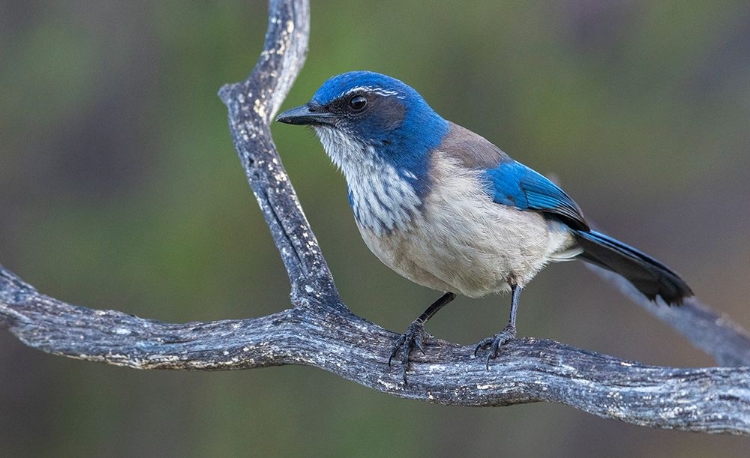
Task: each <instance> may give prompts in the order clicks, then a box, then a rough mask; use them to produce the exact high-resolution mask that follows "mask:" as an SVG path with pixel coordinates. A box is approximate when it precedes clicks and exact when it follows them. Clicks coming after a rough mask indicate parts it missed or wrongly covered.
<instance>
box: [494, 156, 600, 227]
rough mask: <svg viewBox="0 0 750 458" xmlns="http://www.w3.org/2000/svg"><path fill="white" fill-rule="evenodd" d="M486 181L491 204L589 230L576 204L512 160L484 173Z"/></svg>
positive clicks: (547, 182) (545, 180)
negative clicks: (542, 214) (551, 217)
mask: <svg viewBox="0 0 750 458" xmlns="http://www.w3.org/2000/svg"><path fill="white" fill-rule="evenodd" d="M487 178H488V179H489V182H490V185H491V192H494V196H493V197H494V201H495V202H497V203H499V204H503V205H508V206H511V207H516V208H519V209H521V210H532V211H538V212H541V213H547V214H551V215H555V216H557V217H558V218H560V219H561V220H563V221H564V222H565V223H566V224H567V225H568V226H570V227H571V228H573V229H580V230H585V231H588V230H589V225H588V224H587V223H586V220H584V218H583V213H582V212H581V209H580V208H579V207H578V204H576V203H575V201H573V199H571V198H570V196H568V195H567V194H566V193H565V191H563V190H562V189H560V188H559V187H558V186H557V185H556V184H554V183H553V182H551V181H550V180H548V179H547V178H545V177H544V176H543V175H541V174H539V173H537V172H535V171H534V170H532V169H530V168H528V167H526V166H525V165H523V164H521V163H519V162H516V161H513V160H510V161H507V162H502V163H500V164H499V165H498V166H497V167H496V168H494V169H489V170H487Z"/></svg>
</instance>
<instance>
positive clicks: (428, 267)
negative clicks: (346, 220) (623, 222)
mask: <svg viewBox="0 0 750 458" xmlns="http://www.w3.org/2000/svg"><path fill="white" fill-rule="evenodd" d="M277 120H278V121H280V122H283V123H287V124H301V125H308V126H311V127H312V128H313V129H314V131H315V133H316V134H317V136H318V137H319V138H320V141H321V143H322V144H323V147H324V149H325V151H326V153H327V154H328V156H330V158H331V159H332V160H333V162H334V163H335V164H336V165H337V166H338V167H339V168H340V169H341V171H342V172H343V174H344V176H345V178H346V182H347V186H348V190H349V203H350V204H351V207H352V210H353V212H354V217H355V219H356V222H357V226H358V228H359V231H360V233H361V235H362V238H363V239H364V241H365V243H366V244H367V246H368V247H369V248H370V250H371V251H372V252H373V253H374V254H375V256H377V257H378V258H379V259H380V260H381V261H382V262H383V263H384V264H385V265H387V266H388V267H390V268H391V269H393V270H394V271H396V272H397V273H399V274H401V275H403V276H404V277H406V278H408V279H409V280H411V281H413V282H415V283H418V284H420V285H423V286H426V287H428V288H432V289H435V290H438V291H443V292H444V294H443V296H442V297H440V298H439V299H438V300H437V301H435V302H434V303H433V304H432V305H430V306H429V307H428V308H427V310H425V311H424V313H422V315H420V316H419V317H418V318H417V319H416V320H414V321H413V322H412V323H411V324H410V325H409V327H408V329H407V331H406V332H405V333H404V334H403V335H402V336H401V337H400V338H399V339H398V340H397V342H396V344H395V345H394V347H393V349H392V351H391V354H390V358H389V359H388V363H389V364H390V363H391V360H392V359H393V358H394V357H395V356H396V355H398V353H399V350H400V351H401V355H400V359H401V364H402V366H401V367H402V371H403V377H404V382H406V371H407V369H408V363H409V354H410V352H411V351H412V349H414V348H417V349H419V350H420V351H422V353H424V350H423V346H422V341H423V337H424V324H425V323H426V322H427V320H429V319H430V318H431V317H432V316H433V315H434V314H435V313H436V312H437V311H438V310H439V309H441V308H442V307H443V306H445V305H446V304H448V303H449V302H451V301H452V300H453V299H454V298H455V297H456V293H460V294H463V295H466V296H469V297H481V296H485V295H487V294H490V293H498V292H508V291H510V293H511V310H510V320H509V322H508V325H507V326H505V328H504V329H503V330H502V331H501V332H499V333H498V334H495V335H494V336H492V337H489V338H486V339H484V340H482V341H480V342H479V343H478V344H477V345H476V347H475V351H474V354H475V355H476V354H477V353H478V351H479V350H481V349H483V348H486V347H489V350H488V353H487V358H486V362H485V364H486V366H487V368H488V369H489V361H490V359H493V358H495V357H496V356H497V354H498V351H499V349H500V347H501V346H502V345H503V344H505V343H506V342H508V341H509V340H511V339H514V338H515V337H516V311H517V310H518V299H519V297H520V294H521V290H523V288H524V287H525V286H526V285H527V284H528V283H529V281H531V279H532V278H534V276H535V275H536V274H537V273H538V272H539V271H540V270H541V269H542V268H543V267H544V266H545V265H546V264H547V263H549V262H557V261H568V260H572V259H582V260H584V261H587V262H590V263H592V264H595V265H597V266H599V267H603V268H605V269H609V270H611V271H613V272H616V273H618V274H620V275H622V276H623V277H625V278H626V279H628V280H629V281H630V282H631V283H632V284H633V285H634V286H635V287H636V288H637V289H638V290H639V291H640V292H641V293H643V294H644V295H646V296H647V297H648V298H649V299H651V300H656V298H657V297H661V298H662V299H663V300H664V301H665V302H666V303H667V304H674V305H679V304H680V303H681V302H682V300H683V299H684V298H685V297H689V296H692V294H693V293H692V291H691V290H690V287H688V285H687V284H686V283H685V282H684V281H683V280H682V279H681V278H680V277H679V276H678V275H677V274H676V273H674V272H673V271H672V270H670V269H669V268H668V267H666V266H665V265H663V264H662V263H660V262H659V261H657V260H655V259H653V258H652V257H650V256H648V255H646V254H645V253H642V252H641V251H638V250H636V249H635V248H632V247H630V246H628V245H626V244H624V243H622V242H620V241H618V240H615V239H614V238H612V237H609V236H607V235H605V234H602V233H601V232H597V231H594V230H591V228H590V227H589V225H588V223H587V222H586V220H585V219H584V217H583V213H582V212H581V209H580V208H579V207H578V204H576V203H575V202H574V201H573V199H571V198H570V197H569V196H568V195H567V194H566V193H565V191H563V190H562V189H560V188H559V187H558V186H557V185H555V184H554V183H552V182H551V181H550V180H548V179H547V178H545V177H544V176H542V175H540V174H539V173H537V172H535V171H534V170H532V169H530V168H529V167H526V166H525V165H523V164H521V163H520V162H516V161H515V160H513V159H512V158H511V157H510V156H508V155H507V154H505V153H504V152H503V151H502V150H500V148H498V147H496V146H495V145H493V144H492V143H490V142H489V141H488V140H486V139H484V138H483V137H481V136H480V135H478V134H475V133H474V132H471V131H470V130H467V129H465V128H463V127H461V126H459V125H457V124H454V123H452V122H450V121H447V120H445V119H443V118H442V117H440V115H438V114H437V113H436V112H435V111H433V110H432V108H430V106H429V105H428V104H427V102H425V100H424V99H423V98H422V96H420V95H419V93H418V92H417V91H415V90H414V89H412V88H411V87H409V86H407V85H406V84H404V83H403V82H401V81H399V80H397V79H395V78H391V77H389V76H386V75H381V74H378V73H373V72H366V71H355V72H349V73H344V74H341V75H338V76H334V77H332V78H331V79H329V80H328V81H326V82H325V83H324V84H323V86H321V87H320V89H318V91H317V92H316V93H315V95H313V97H312V100H311V101H310V102H309V103H307V104H306V105H303V106H300V107H297V108H292V109H291V110H288V111H285V112H284V113H282V114H281V115H279V117H278V118H277Z"/></svg>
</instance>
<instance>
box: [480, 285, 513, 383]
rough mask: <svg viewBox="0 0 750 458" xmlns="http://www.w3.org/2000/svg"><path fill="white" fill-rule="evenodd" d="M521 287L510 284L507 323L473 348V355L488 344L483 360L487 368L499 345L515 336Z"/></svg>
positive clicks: (488, 368) (495, 355)
mask: <svg viewBox="0 0 750 458" xmlns="http://www.w3.org/2000/svg"><path fill="white" fill-rule="evenodd" d="M522 289H523V288H522V287H520V286H518V285H517V284H515V283H511V284H510V294H511V296H510V297H511V299H510V320H509V321H508V324H507V325H506V326H505V328H503V330H502V331H500V332H498V333H497V334H495V335H494V336H492V337H487V338H486V339H483V340H482V341H481V342H479V343H478V344H477V346H476V347H475V348H474V356H477V352H478V351H479V349H480V348H483V347H486V346H488V345H489V346H490V352H489V353H488V354H487V360H486V361H485V365H486V367H487V370H490V360H491V359H495V358H496V357H497V352H498V351H499V350H500V347H501V346H502V345H503V344H505V343H506V342H508V341H509V340H513V339H515V338H516V312H517V311H518V298H519V297H520V296H521V290H522Z"/></svg>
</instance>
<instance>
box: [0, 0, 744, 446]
mask: <svg viewBox="0 0 750 458" xmlns="http://www.w3.org/2000/svg"><path fill="white" fill-rule="evenodd" d="M308 34H309V5H308V2H307V1H305V0H289V1H283V0H271V2H270V23H269V28H268V32H267V35H266V41H265V50H264V51H263V53H262V54H261V57H260V60H259V61H258V63H257V64H256V66H255V69H254V70H253V72H252V73H251V74H250V76H249V77H248V79H247V80H245V81H243V82H241V83H236V84H231V85H227V86H225V87H224V88H222V90H221V92H220V96H221V99H222V100H223V101H224V103H225V104H226V105H227V107H228V109H229V124H230V129H231V133H232V138H233V140H234V144H235V147H236V149H237V152H238V154H239V157H240V160H241V163H242V166H243V167H244V169H245V171H246V174H247V177H248V181H249V183H250V186H251V188H252V189H253V192H254V193H255V196H256V197H257V199H258V203H259V204H260V207H261V210H262V211H263V214H264V216H265V218H266V221H267V222H268V225H269V227H270V229H271V233H272V235H273V238H274V241H275V243H276V246H277V247H278V249H279V251H280V253H281V257H282V259H283V261H284V265H285V266H286V269H287V272H288V274H289V278H290V281H291V285H292V288H291V303H292V307H291V308H289V309H286V310H283V311H281V312H278V313H275V314H273V315H269V316H264V317H260V318H254V319H246V320H225V321H214V322H204V323H199V322H196V323H187V324H170V323H164V322H160V321H154V320H148V319H143V318H138V317H134V316H132V315H129V314H126V313H122V312H118V311H112V310H94V309H89V308H85V307H80V306H74V305H69V304H66V303H64V302H61V301H58V300H56V299H53V298H50V297H48V296H45V295H43V294H41V293H39V292H38V291H36V290H35V289H34V288H33V287H32V286H30V285H28V284H26V283H25V282H23V281H22V280H21V279H20V278H18V277H17V276H16V275H14V274H13V273H12V272H10V271H8V270H6V269H4V268H3V267H2V266H0V326H2V327H5V328H8V330H10V332H12V333H13V334H15V335H16V336H17V337H18V338H19V339H20V340H21V341H22V342H24V343H25V344H27V345H29V346H30V347H33V348H36V349H39V350H42V351H45V352H48V353H52V354H56V355H61V356H67V357H71V358H78V359H84V360H89V361H98V362H105V363H108V364H115V365H120V366H126V367H132V368H137V369H187V370H228V369H250V368H256V367H266V366H279V365H285V364H300V365H308V366H314V367H319V368H321V369H325V370H327V371H330V372H333V373H335V374H337V375H339V376H341V377H344V378H346V379H348V380H352V381H355V382H357V383H360V384H362V385H365V386H368V387H370V388H373V389H376V390H379V391H383V392H386V393H390V394H393V395H395V396H399V397H404V398H413V399H421V400H425V401H429V402H436V403H441V404H455V405H466V406H504V405H511V404H519V403H527V402H539V401H545V402H557V403H561V404H566V405H570V406H572V407H575V408H577V409H581V410H583V411H586V412H589V413H592V414H595V415H599V416H602V417H607V418H615V419H619V420H622V421H626V422H630V423H635V424H640V425H645V426H651V427H659V428H669V429H682V430H690V431H703V432H716V433H733V434H750V368H748V367H714V368H699V369H676V368H668V367H654V366H646V365H643V364H640V363H636V362H629V361H623V360H620V359H617V358H614V357H611V356H606V355H601V354H597V353H592V352H587V351H584V350H581V349H577V348H573V347H570V346H566V345H563V344H560V343H557V342H553V341H549V340H536V339H519V340H516V341H512V342H510V343H509V344H507V346H505V347H504V348H503V352H502V354H501V355H500V357H498V359H497V360H495V361H493V363H492V365H491V369H490V370H489V371H487V370H485V366H484V361H483V360H482V359H481V358H479V359H476V358H474V357H473V356H472V351H473V348H472V347H462V346H458V345H455V344H451V343H448V342H445V341H441V340H437V339H429V340H428V341H427V342H426V345H425V353H426V355H424V356H422V355H416V356H415V357H414V361H413V362H412V364H411V370H410V371H409V374H408V376H409V384H408V385H404V384H403V383H402V379H401V373H400V368H398V367H389V366H388V365H387V361H388V354H389V352H390V349H391V345H392V344H393V342H394V340H395V339H396V338H397V335H396V334H394V333H392V332H389V331H386V330H384V329H382V328H381V327H379V326H377V325H375V324H372V323H369V322H367V321H365V320H363V319H361V318H359V317H357V316H355V315H354V314H352V313H351V312H350V311H349V309H348V308H347V307H346V306H345V305H344V304H343V303H342V302H341V300H340V298H339V295H338V292H337V291H336V288H335V286H334V282H333V278H332V276H331V273H330V271H329V270H328V267H327V266H326V262H325V260H324V258H323V256H322V254H321V252H320V248H319V246H318V243H317V241H316V240H315V237H314V236H313V233H312V230H311V229H310V226H309V224H308V223H307V220H306V218H305V216H304V214H303V212H302V208H301V207H300V205H299V201H298V200H297V197H296V195H295V193H294V189H293V188H292V185H291V183H290V181H289V177H288V176H287V174H286V172H285V171H284V168H283V167H282V165H281V160H280V158H279V155H278V153H277V151H276V148H275V146H274V144H273V141H272V139H271V134H270V129H269V123H270V122H271V120H272V119H273V117H274V115H275V114H276V112H277V111H278V109H279V107H280V105H281V102H282V101H283V100H284V98H285V97H286V94H287V92H288V91H289V88H290V87H291V85H292V82H293V81H294V79H295V78H296V76H297V74H298V73H299V71H300V69H301V67H302V65H303V63H304V60H305V55H306V52H307V42H308ZM607 278H609V279H610V280H612V281H614V282H615V283H616V284H617V285H618V286H620V287H622V288H625V287H624V286H623V284H621V283H620V282H619V280H618V279H617V278H616V277H607ZM629 294H630V296H631V297H632V298H634V299H635V300H636V301H637V302H642V303H643V304H642V305H645V306H646V307H647V308H648V309H649V310H650V311H652V312H654V313H657V315H659V316H660V317H661V318H663V319H665V320H666V321H668V322H669V323H670V324H672V325H674V326H675V327H676V328H677V329H678V331H680V332H682V333H683V334H685V335H686V336H687V337H688V339H690V340H691V341H692V342H693V343H694V344H696V345H697V346H698V347H700V348H701V349H703V350H704V351H706V352H708V353H709V354H711V355H713V356H714V357H715V358H716V359H717V360H718V361H719V362H720V363H721V364H724V365H727V366H741V365H742V366H748V365H750V338H748V335H747V333H746V332H745V331H743V330H741V329H740V328H739V327H737V326H736V325H733V324H732V323H731V321H729V320H728V319H727V318H726V317H722V316H721V315H719V314H717V313H716V312H714V311H712V310H711V309H710V308H708V307H707V306H705V305H702V304H700V303H698V302H697V301H691V302H689V303H688V304H686V306H684V307H681V308H679V309H678V308H667V307H663V306H662V307H658V306H651V305H650V303H648V301H643V300H641V298H640V296H639V295H637V294H633V293H632V292H629Z"/></svg>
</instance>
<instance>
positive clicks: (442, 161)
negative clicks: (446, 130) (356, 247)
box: [360, 152, 576, 297]
mask: <svg viewBox="0 0 750 458" xmlns="http://www.w3.org/2000/svg"><path fill="white" fill-rule="evenodd" d="M432 164H433V166H432V169H431V177H432V180H433V184H432V187H431V191H430V193H429V194H428V195H427V196H426V197H425V201H424V205H423V207H422V211H421V213H419V214H417V215H415V216H414V217H413V218H412V220H411V221H410V222H409V224H408V225H406V227H405V228H404V229H402V230H394V231H391V232H389V233H388V234H381V235H377V234H375V233H374V232H373V231H372V230H369V229H367V228H366V227H362V226H360V232H361V234H362V238H363V239H364V241H365V243H366V244H367V246H368V247H369V248H370V250H371V251H372V252H373V253H374V254H375V255H376V256H377V257H378V258H379V259H380V260H381V261H382V262H383V263H384V264H386V265H387V266H388V267H390V268H391V269H393V270H395V271H396V272H398V273H399V274H401V275H403V276H404V277H406V278H408V279H410V280H412V281H413V282H415V283H418V284H420V285H423V286H427V287H429V288H433V289H436V290H441V291H453V292H458V293H461V294H464V295H466V296H469V297H479V296H484V295H486V294H489V293H492V292H499V291H507V290H509V284H508V282H509V281H510V280H513V281H514V282H516V283H517V284H519V285H520V286H524V285H525V284H526V283H527V282H528V281H530V280H531V279H532V278H533V277H534V276H535V275H536V274H537V273H538V272H539V270H540V269H542V268H543V267H544V265H545V264H547V263H548V262H549V261H550V260H563V259H566V258H569V257H570V255H574V254H576V251H575V250H574V251H572V252H570V251H567V252H566V250H567V249H568V248H570V247H572V246H573V245H574V244H575V241H574V239H573V237H572V235H571V234H570V233H569V231H568V230H567V228H566V227H565V226H564V225H563V224H562V223H560V222H558V221H556V220H551V219H547V218H545V217H544V216H543V215H541V214H539V213H535V212H529V211H522V210H518V209H515V208H511V207H508V206H504V205H499V204H496V203H494V202H493V201H492V198H491V197H490V195H489V194H488V193H487V191H486V189H484V186H485V184H484V183H483V181H482V180H481V178H480V175H479V173H480V172H478V171H476V170H469V169H466V168H464V167H461V166H459V165H458V164H457V163H456V161H455V159H453V158H450V157H448V156H446V155H443V154H442V153H439V152H438V153H435V157H433V161H432Z"/></svg>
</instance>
